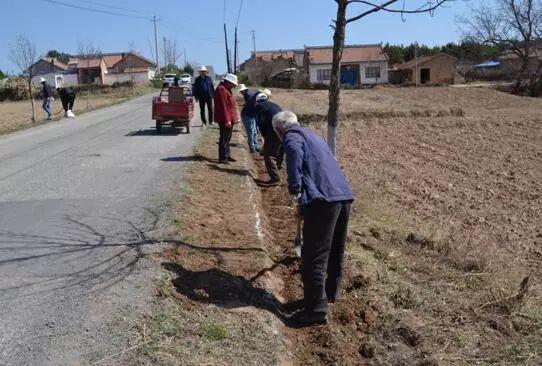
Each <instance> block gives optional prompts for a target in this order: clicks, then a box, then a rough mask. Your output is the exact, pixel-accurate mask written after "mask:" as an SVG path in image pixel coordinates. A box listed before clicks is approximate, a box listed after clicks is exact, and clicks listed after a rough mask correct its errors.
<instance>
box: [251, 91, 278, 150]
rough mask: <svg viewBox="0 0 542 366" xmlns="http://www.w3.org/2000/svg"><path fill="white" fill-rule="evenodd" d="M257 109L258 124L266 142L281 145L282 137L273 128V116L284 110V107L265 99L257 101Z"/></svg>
mask: <svg viewBox="0 0 542 366" xmlns="http://www.w3.org/2000/svg"><path fill="white" fill-rule="evenodd" d="M255 111H256V124H257V125H258V128H259V130H260V132H261V134H262V135H263V138H264V140H265V143H266V144H272V146H279V145H280V139H279V137H278V136H277V134H276V133H275V130H274V129H273V117H274V116H275V114H277V113H279V112H282V108H281V107H279V106H278V105H277V104H275V103H273V102H271V101H269V100H263V101H260V102H258V103H256V108H255Z"/></svg>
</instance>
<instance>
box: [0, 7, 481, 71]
mask: <svg viewBox="0 0 542 366" xmlns="http://www.w3.org/2000/svg"><path fill="white" fill-rule="evenodd" d="M405 1H406V4H407V5H408V4H409V3H412V4H414V5H416V4H421V3H425V1H426V0H405ZM474 1H475V2H477V1H478V0H474ZM61 3H68V4H72V5H73V6H81V7H88V8H94V9H98V10H101V11H103V12H92V11H88V10H84V9H78V8H73V7H67V6H63V5H62V4H61ZM224 3H225V5H226V6H225V7H224ZM240 3H241V0H225V1H224V0H196V1H187V0H152V1H150V0H17V1H14V0H9V1H5V3H4V4H3V7H2V8H3V12H2V13H3V16H2V22H0V70H2V71H4V72H5V71H7V72H9V73H16V72H19V70H17V67H16V66H15V65H14V64H13V63H11V62H10V61H9V57H8V55H9V48H10V45H11V44H13V42H14V40H15V38H16V36H17V34H25V35H26V36H27V37H28V38H29V39H30V40H31V41H32V42H33V43H34V44H35V45H36V49H37V52H38V54H44V53H46V52H47V51H48V50H50V49H56V50H58V51H62V52H67V53H76V52H77V48H78V44H79V43H81V42H85V43H89V42H90V43H92V44H94V45H95V46H97V47H99V48H100V50H101V51H102V52H104V53H105V52H122V51H127V50H129V49H130V48H131V47H130V46H131V45H133V49H135V50H136V51H138V52H140V53H142V54H143V55H145V56H147V57H149V58H153V59H154V28H153V22H152V21H151V18H152V17H153V16H154V15H156V17H157V18H158V19H159V21H158V22H157V29H158V43H159V44H160V43H161V42H162V39H163V37H166V38H167V39H170V40H173V41H175V40H176V41H177V45H178V48H179V51H180V52H181V53H184V52H185V51H186V57H187V60H188V61H189V62H191V63H193V64H206V65H213V66H214V67H215V69H216V71H217V72H220V73H223V72H225V70H226V61H225V50H224V33H223V23H224V19H225V20H226V23H227V25H228V34H229V37H230V45H233V28H234V26H235V24H236V21H237V17H238V14H239V8H240ZM469 4H472V2H470V3H469V1H468V0H456V1H454V2H452V3H450V5H448V6H446V7H444V8H441V9H439V10H437V11H436V12H435V14H434V15H433V16H429V15H427V14H423V15H407V16H405V20H402V19H401V16H400V15H398V14H384V13H377V14H374V15H371V16H369V17H366V18H364V19H363V20H361V21H358V22H356V23H351V24H349V25H348V27H347V38H346V43H347V44H360V43H380V42H382V43H386V42H389V43H393V44H400V43H403V44H407V43H411V42H415V41H417V42H420V43H424V44H428V45H438V44H444V43H447V42H452V41H458V40H460V39H461V31H460V29H459V27H458V25H457V24H456V19H457V17H458V16H461V15H463V14H465V13H466V12H467V11H468V9H469V6H470V5H469ZM363 9H364V7H363V6H361V5H351V7H350V13H351V14H354V13H355V12H356V10H358V11H359V10H363ZM109 13H118V14H123V15H124V16H120V15H113V14H109ZM9 14H19V15H18V16H12V17H10V16H9ZM335 14H336V3H335V1H333V0H244V1H243V6H242V8H241V13H240V17H239V23H238V35H239V53H240V59H241V61H243V60H245V59H247V58H248V57H250V52H251V50H252V48H253V42H252V31H253V30H254V31H255V35H256V49H258V50H265V49H288V48H303V47H304V46H316V45H330V44H332V36H333V33H332V32H333V31H332V29H331V28H330V26H329V25H330V24H331V20H332V19H333V17H334V16H335ZM23 18H24V19H23ZM160 53H161V51H160V50H159V54H160ZM183 61H184V57H182V58H181V60H180V62H181V63H182V62H183Z"/></svg>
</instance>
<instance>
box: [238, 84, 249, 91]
mask: <svg viewBox="0 0 542 366" xmlns="http://www.w3.org/2000/svg"><path fill="white" fill-rule="evenodd" d="M245 90H248V88H247V86H246V85H245V84H239V90H238V91H239V93H241V92H243V91H245Z"/></svg>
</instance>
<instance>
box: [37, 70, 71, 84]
mask: <svg viewBox="0 0 542 366" xmlns="http://www.w3.org/2000/svg"><path fill="white" fill-rule="evenodd" d="M40 78H44V79H45V80H47V83H48V84H49V85H51V87H52V88H59V87H66V86H75V85H78V80H77V74H59V73H55V72H51V73H48V74H44V75H40V76H35V77H33V78H32V82H33V83H34V85H35V86H36V87H40V86H41V85H40Z"/></svg>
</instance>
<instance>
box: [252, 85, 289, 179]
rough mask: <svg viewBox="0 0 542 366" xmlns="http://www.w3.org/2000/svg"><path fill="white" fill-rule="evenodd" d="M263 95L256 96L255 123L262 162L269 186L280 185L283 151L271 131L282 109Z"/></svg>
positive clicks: (277, 138)
mask: <svg viewBox="0 0 542 366" xmlns="http://www.w3.org/2000/svg"><path fill="white" fill-rule="evenodd" d="M268 98H269V97H268V95H267V94H265V93H259V94H258V95H257V96H256V123H257V124H258V128H259V129H260V132H261V134H262V136H263V139H264V143H263V150H262V152H263V160H264V162H265V168H266V169H267V174H269V181H268V182H266V183H267V184H269V185H278V184H279V183H280V175H279V168H280V167H281V166H282V160H283V156H284V153H283V149H282V144H281V142H280V139H279V137H278V136H277V134H276V133H275V130H274V129H273V117H274V116H275V115H276V114H277V113H279V112H282V108H281V107H279V106H278V105H277V104H275V103H273V102H271V101H270V100H269V99H268Z"/></svg>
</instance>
